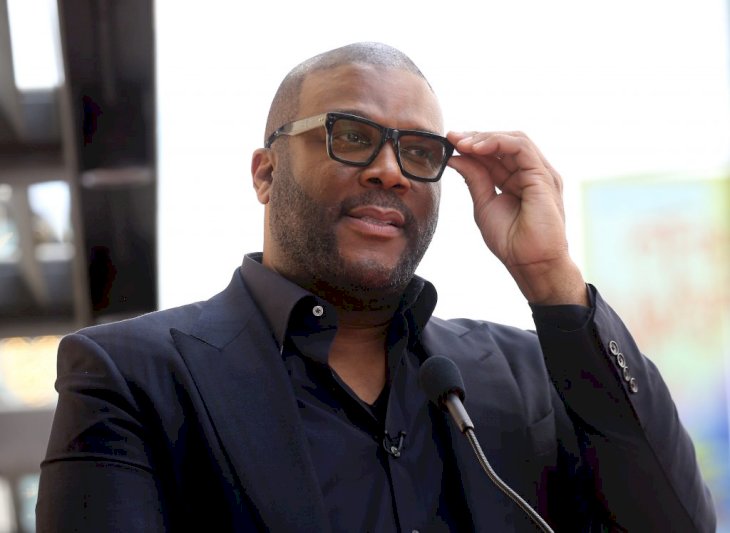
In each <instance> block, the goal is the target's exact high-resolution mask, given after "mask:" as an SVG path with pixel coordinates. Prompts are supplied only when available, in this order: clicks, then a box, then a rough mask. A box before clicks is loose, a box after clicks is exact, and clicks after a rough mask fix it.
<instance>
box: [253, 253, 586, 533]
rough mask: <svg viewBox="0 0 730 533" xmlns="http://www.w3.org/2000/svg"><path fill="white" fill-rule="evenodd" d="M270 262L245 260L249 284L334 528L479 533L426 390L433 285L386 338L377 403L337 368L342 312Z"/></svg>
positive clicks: (571, 320)
mask: <svg viewBox="0 0 730 533" xmlns="http://www.w3.org/2000/svg"><path fill="white" fill-rule="evenodd" d="M261 257H262V256H261V254H249V255H247V256H246V257H245V259H244V263H243V268H242V269H241V272H242V276H243V280H244V282H245V284H246V286H247V288H248V289H249V291H250V292H251V295H252V296H253V298H254V300H255V301H256V303H257V305H258V306H259V308H260V309H261V311H262V313H263V315H264V316H265V317H266V319H267V321H268V323H269V325H270V327H271V331H272V336H273V339H272V340H273V341H275V342H276V343H277V345H278V346H279V349H280V353H281V356H282V359H283V361H284V364H285V366H286V368H287V370H288V373H289V376H290V378H291V383H292V388H293V391H294V395H295V397H296V399H297V403H298V405H299V414H300V416H301V419H302V422H303V426H304V430H305V432H306V434H307V437H308V441H309V442H308V444H309V450H310V454H311V456H312V460H313V463H314V467H315V470H316V473H317V476H318V478H319V485H320V487H321V490H322V494H323V496H324V502H325V506H326V508H327V511H328V513H329V518H330V521H331V524H332V528H333V530H334V531H348V532H354V531H372V532H390V531H398V532H413V531H419V532H425V531H429V532H431V531H433V532H438V531H472V530H473V526H472V523H471V517H470V514H469V511H468V508H467V506H466V504H465V499H464V494H463V490H462V486H461V482H460V478H459V471H458V468H457V467H456V465H455V460H454V457H453V452H452V450H451V440H450V434H449V431H448V427H447V425H446V424H447V421H446V417H445V415H444V413H442V412H440V411H439V410H438V409H436V408H435V407H434V406H433V405H432V404H430V403H429V402H428V400H427V398H426V396H425V394H424V393H423V392H422V391H421V389H420V387H419V385H418V370H419V367H420V365H421V362H422V361H423V359H424V358H425V357H426V356H427V355H426V354H425V353H424V351H423V349H422V348H421V345H420V342H419V334H420V331H421V329H422V328H423V327H424V326H425V324H426V322H427V321H428V320H429V318H430V317H431V313H432V312H433V309H434V307H435V305H436V291H435V289H434V287H433V285H431V284H430V283H429V282H427V281H425V280H423V279H421V278H418V277H416V278H414V279H413V281H412V282H411V283H410V285H409V286H408V288H407V290H406V291H405V293H404V295H403V297H402V300H401V304H400V306H399V308H398V310H397V311H396V313H395V315H394V317H393V320H392V323H391V326H390V330H389V332H388V336H387V342H386V350H387V356H388V375H387V383H386V386H385V388H384V389H383V391H382V393H381V395H380V397H379V398H378V399H377V400H376V401H375V402H374V403H373V404H372V405H369V404H367V403H365V402H363V401H362V400H361V399H360V398H358V396H357V395H356V394H355V393H354V392H353V391H352V390H351V389H350V388H349V387H348V386H347V384H346V383H344V382H343V381H342V380H341V379H340V378H339V376H337V374H336V373H335V372H334V371H332V369H331V368H330V367H329V365H328V354H329V348H330V345H331V343H332V340H333V339H334V336H335V334H336V331H337V312H336V310H335V308H334V307H333V306H331V305H330V304H329V303H328V302H326V301H324V300H322V299H320V298H318V297H316V296H314V295H313V294H311V293H309V292H308V291H306V290H304V289H302V288H301V287H299V286H298V285H296V284H294V283H292V282H290V281H288V280H287V279H285V278H283V277H282V276H280V275H278V274H277V273H275V272H274V271H272V270H270V269H268V268H266V267H264V266H263V265H261ZM532 310H533V314H534V317H535V320H536V323H538V325H539V326H542V327H554V328H560V329H574V328H577V327H579V326H580V325H581V324H582V323H583V322H585V320H587V319H588V318H589V315H590V313H589V312H588V311H590V310H589V309H587V308H585V307H582V306H561V307H559V308H556V307H539V306H533V308H532ZM474 467H475V468H478V465H477V463H476V461H475V463H474ZM485 483H489V481H488V480H487V479H486V477H485Z"/></svg>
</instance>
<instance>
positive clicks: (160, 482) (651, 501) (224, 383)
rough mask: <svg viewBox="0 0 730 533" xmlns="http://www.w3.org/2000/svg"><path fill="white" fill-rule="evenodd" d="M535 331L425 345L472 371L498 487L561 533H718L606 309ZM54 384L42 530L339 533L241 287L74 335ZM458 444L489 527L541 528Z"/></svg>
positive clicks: (451, 327) (638, 360)
mask: <svg viewBox="0 0 730 533" xmlns="http://www.w3.org/2000/svg"><path fill="white" fill-rule="evenodd" d="M537 333H538V334H535V333H531V332H524V331H521V330H518V329H515V328H511V327H507V326H501V325H496V324H493V323H487V322H480V321H471V320H450V321H444V320H440V319H437V318H432V319H431V320H430V322H429V323H428V325H427V326H426V328H425V329H424V332H423V334H422V343H423V345H424V347H425V348H426V351H427V352H428V353H429V354H430V355H445V356H447V357H450V358H451V359H453V360H454V361H455V362H456V364H457V365H458V367H459V368H460V370H461V373H462V375H463V377H464V381H465V385H466V390H467V402H466V407H467V409H468V410H469V413H470V415H471V417H472V419H473V421H474V423H475V426H476V434H477V436H478V438H479V440H480V441H481V444H482V447H483V448H484V451H485V452H486V454H487V456H488V457H489V459H490V461H491V463H492V465H493V467H494V469H495V470H496V471H497V473H498V474H499V475H500V476H501V477H502V478H503V479H504V480H505V481H506V482H508V483H509V484H510V485H512V487H513V488H515V489H516V490H517V491H518V492H519V493H520V494H521V495H522V496H523V497H524V498H525V499H527V500H528V501H529V502H530V503H531V504H533V506H535V507H537V508H538V509H539V510H540V511H541V513H542V514H543V515H544V516H547V517H548V518H549V520H550V521H551V522H552V523H553V524H555V525H556V526H557V528H559V530H562V531H578V530H591V529H597V528H599V527H601V526H603V527H607V528H609V529H618V530H620V529H627V530H629V531H681V532H688V531H703V532H704V531H713V530H714V523H715V522H714V521H715V515H714V511H713V508H712V502H711V498H710V495H709V493H708V491H707V489H706V488H705V486H704V484H703V482H702V479H701V477H700V474H699V471H698V469H697V463H696V459H695V455H694V450H693V446H692V443H691V442H690V440H689V437H688V436H687V434H686V433H685V431H684V429H683V428H682V426H681V424H680V422H679V420H678V417H677V412H676V410H675V407H674V404H673V403H672V400H671V398H670V396H669V392H668V391H667V388H666V386H665V385H664V382H663V381H662V379H661V377H660V376H659V374H658V372H657V370H656V368H655V367H654V365H653V364H652V363H651V362H650V361H649V360H648V359H646V358H645V357H643V356H642V355H641V353H640V352H639V350H638V348H637V346H636V345H635V343H634V341H633V339H632V338H631V336H630V334H629V333H628V332H627V330H626V329H625V327H624V325H623V324H622V322H621V321H620V320H619V319H618V317H617V316H616V315H615V314H614V313H613V311H612V310H611V309H610V308H609V307H608V305H606V304H605V303H604V302H603V300H602V299H601V297H600V295H596V305H595V312H594V315H593V317H592V319H591V320H590V321H589V323H588V324H587V325H586V326H585V327H584V328H582V329H580V330H577V331H571V332H556V331H555V330H550V331H545V332H541V331H538V332H537ZM611 341H613V343H612V342H611ZM617 351H620V352H621V353H622V354H623V356H624V358H625V361H626V362H627V364H628V369H629V372H630V376H631V377H634V378H635V380H636V381H635V383H636V384H637V385H638V391H637V392H632V391H631V390H630V387H629V384H628V382H627V381H626V380H624V379H623V377H622V374H621V368H620V367H619V366H618V363H617V359H616V356H615V355H614V353H613V352H617ZM56 386H57V389H58V391H59V401H58V408H57V412H56V417H55V420H54V424H53V429H52V434H51V438H50V443H49V447H48V453H47V457H46V460H45V461H44V463H43V465H42V474H41V481H40V491H39V498H38V506H37V526H38V531H40V532H44V531H82V532H86V531H88V532H92V531H93V532H97V531H123V532H130V531H274V532H290V531H297V532H309V531H311V532H323V531H328V530H329V525H328V523H327V515H326V511H325V506H324V503H323V500H322V495H321V491H320V489H319V486H318V482H317V479H316V476H315V471H314V467H313V465H312V461H311V459H310V456H309V452H308V450H307V441H306V438H305V434H304V431H303V428H302V425H301V422H300V419H299V415H298V412H297V406H296V402H295V399H294V394H293V391H292V387H291V383H290V380H289V378H288V376H287V373H286V370H285V368H284V366H283V364H282V360H281V357H280V354H279V352H278V350H277V346H276V342H275V341H274V339H273V337H272V334H271V333H270V330H269V327H268V326H267V324H266V322H265V320H264V318H263V317H262V315H261V313H260V312H259V310H258V309H257V307H256V306H255V304H254V303H253V301H252V300H251V297H250V296H249V294H248V292H247V290H246V288H245V285H244V283H243V281H242V279H241V277H240V275H239V273H238V272H236V273H235V274H234V276H233V280H232V281H231V284H230V285H229V286H228V288H226V289H225V290H224V291H223V292H222V293H220V294H218V295H217V296H215V297H213V298H212V299H211V300H209V301H207V302H203V303H196V304H191V305H187V306H183V307H179V308H175V309H170V310H166V311H161V312H156V313H151V314H148V315H145V316H142V317H139V318H135V319H131V320H127V321H123V322H119V323H115V324H109V325H101V326H95V327H91V328H87V329H85V330H82V331H80V332H78V333H76V334H73V335H70V336H68V337H66V338H65V339H64V340H63V341H62V343H61V347H60V349H59V360H58V380H57V385H56ZM451 427H452V428H453V425H452V426H451ZM451 439H452V446H453V449H454V453H455V456H456V460H457V464H458V466H459V471H460V476H461V479H462V482H463V484H464V491H465V494H466V497H467V503H468V506H469V509H470V511H471V514H472V520H473V523H474V525H475V529H476V530H477V531H522V530H524V531H534V530H535V529H534V526H533V525H532V524H531V523H530V522H529V520H528V519H527V518H525V517H524V516H522V514H521V511H519V509H517V508H516V507H515V505H514V504H512V503H511V502H509V501H508V500H507V499H506V497H504V496H503V495H501V493H499V492H498V490H497V489H496V488H494V487H493V486H492V485H491V483H490V482H489V480H488V479H487V478H486V476H485V475H484V473H483V472H482V471H481V470H480V468H479V466H478V463H477V461H476V459H475V458H474V456H473V453H472V451H471V448H470V447H469V444H468V442H467V441H466V440H465V438H464V437H463V436H462V435H461V434H460V433H458V430H456V429H455V428H454V429H452V435H451ZM333 452H335V451H334V450H333Z"/></svg>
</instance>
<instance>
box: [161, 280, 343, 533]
mask: <svg viewBox="0 0 730 533" xmlns="http://www.w3.org/2000/svg"><path fill="white" fill-rule="evenodd" d="M202 305H203V310H202V313H201V316H200V319H199V321H198V323H197V325H196V326H195V328H194V329H193V330H192V331H191V332H190V334H187V333H183V332H180V331H177V330H172V335H173V338H174V340H175V343H176V345H177V347H178V350H179V351H180V353H181V355H182V357H183V359H184V360H185V362H186V364H187V366H188V368H189V370H190V373H191V374H192V376H193V379H194V381H195V383H196V386H197V388H198V392H199V393H200V396H201V398H202V400H203V402H204V403H205V405H206V407H207V410H208V415H209V416H210V419H211V421H212V423H213V426H214V428H215V431H216V433H217V436H218V439H219V440H220V444H221V447H222V448H223V450H224V453H225V454H226V455H227V457H228V460H229V461H230V463H231V466H232V468H233V471H234V473H235V475H237V476H238V478H239V482H240V484H241V486H242V487H243V490H245V492H246V495H247V496H248V497H249V498H250V499H251V501H252V502H253V504H254V506H255V507H256V509H257V511H258V513H259V514H260V516H261V518H262V521H263V523H264V524H266V527H267V529H268V530H269V531H317V532H320V531H328V530H329V525H328V522H327V516H326V512H325V509H324V503H323V501H322V495H321V491H320V488H319V485H318V482H317V478H316V473H315V470H314V466H313V464H312V460H311V457H310V455H309V451H308V449H307V445H306V442H307V438H306V435H305V433H304V430H303V428H302V425H301V421H300V418H299V414H298V411H297V405H296V400H295V398H294V394H293V392H292V388H291V382H290V381H289V377H288V375H287V373H286V370H285V368H284V365H283V364H282V361H281V356H280V354H279V352H278V350H277V347H276V343H275V341H274V339H273V337H272V335H271V333H270V328H269V327H268V325H267V324H266V322H265V320H264V319H263V317H262V316H261V315H260V313H259V312H258V310H257V309H256V308H255V306H254V304H253V302H252V300H251V298H250V297H249V295H248V293H247V291H246V289H245V286H244V284H243V281H242V280H241V278H240V275H239V273H238V271H236V273H235V274H234V277H233V280H232V281H231V284H230V285H229V286H228V288H227V289H226V290H225V291H223V292H222V293H221V294H219V295H217V296H216V297H214V298H213V299H211V300H210V301H208V302H206V303H204V304H202Z"/></svg>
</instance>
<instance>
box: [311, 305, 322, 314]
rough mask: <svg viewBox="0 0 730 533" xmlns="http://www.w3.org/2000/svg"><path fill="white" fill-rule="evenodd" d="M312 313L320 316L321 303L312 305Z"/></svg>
mask: <svg viewBox="0 0 730 533" xmlns="http://www.w3.org/2000/svg"><path fill="white" fill-rule="evenodd" d="M312 314H313V315H314V316H322V315H323V314H324V307H322V306H321V305H315V306H314V307H312Z"/></svg>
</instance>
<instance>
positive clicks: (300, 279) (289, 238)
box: [269, 156, 438, 307]
mask: <svg viewBox="0 0 730 533" xmlns="http://www.w3.org/2000/svg"><path fill="white" fill-rule="evenodd" d="M290 168H291V167H290V165H289V161H288V156H284V158H282V159H281V160H280V166H279V172H277V177H276V178H275V179H274V183H273V185H272V189H271V196H270V200H269V201H270V205H269V208H270V213H269V226H270V227H269V231H270V235H271V236H272V238H273V239H274V241H275V244H276V247H277V248H278V250H279V256H280V258H281V259H282V260H281V261H279V264H278V265H277V266H276V267H277V270H278V271H279V273H280V274H282V275H284V276H285V277H287V278H289V279H291V280H292V281H294V282H295V283H297V284H299V285H301V286H303V287H305V288H307V289H309V290H312V292H315V293H319V294H320V296H322V297H324V298H325V299H327V300H329V301H330V302H332V303H337V302H335V301H333V300H339V302H340V303H345V302H347V301H350V302H351V303H356V302H357V303H359V304H360V305H357V307H360V306H361V305H364V306H365V307H370V304H375V302H376V301H377V300H380V299H381V298H382V297H384V296H388V295H399V294H400V293H401V292H402V291H403V289H405V287H406V286H407V285H408V283H409V282H410V281H411V279H412V278H413V276H414V274H415V271H416V267H417V266H418V264H419V263H420V261H421V259H422V258H423V255H424V254H425V253H426V250H427V249H428V246H429V244H430V243H431V239H432V237H433V234H434V231H435V230H436V223H437V221H438V207H437V206H438V202H437V201H436V202H435V206H436V207H435V208H434V209H433V210H432V212H431V213H429V215H428V216H427V217H426V218H425V219H424V220H423V221H418V220H416V218H415V216H414V215H413V212H412V211H411V210H410V209H409V208H408V207H407V206H406V205H405V203H404V202H403V201H402V200H401V199H400V197H399V196H398V195H397V194H396V193H394V192H389V191H387V190H384V189H380V188H373V189H368V190H365V191H364V192H362V193H361V194H358V195H356V196H352V197H349V198H346V199H345V200H343V201H342V202H341V203H340V204H339V205H325V204H323V203H321V202H318V201H317V200H315V199H314V198H312V197H311V196H309V195H308V194H307V193H306V192H305V191H304V189H303V188H302V187H301V186H300V185H299V183H298V182H297V180H296V179H295V178H294V176H293V175H292V172H291V170H290ZM360 205H376V206H380V207H383V208H388V209H396V210H398V211H400V212H401V213H402V214H403V216H404V217H405V224H404V225H403V231H404V233H405V237H406V246H405V248H404V250H403V252H402V253H401V254H400V257H399V258H398V259H397V261H396V263H395V265H394V266H388V265H383V264H382V263H380V262H378V261H376V260H374V259H369V260H361V261H349V260H347V259H346V258H344V257H343V256H342V254H341V253H340V248H339V244H338V239H337V235H336V232H335V229H336V224H337V222H338V221H339V220H341V219H342V218H343V217H346V216H347V213H348V212H350V211H351V210H352V209H353V208H355V207H357V206H360Z"/></svg>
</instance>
